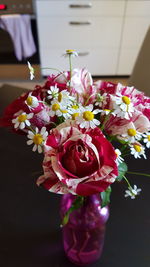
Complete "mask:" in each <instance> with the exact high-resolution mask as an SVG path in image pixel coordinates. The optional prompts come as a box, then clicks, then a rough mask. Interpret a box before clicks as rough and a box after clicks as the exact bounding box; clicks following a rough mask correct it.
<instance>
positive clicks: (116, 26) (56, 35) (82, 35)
mask: <svg viewBox="0 0 150 267" xmlns="http://www.w3.org/2000/svg"><path fill="white" fill-rule="evenodd" d="M121 25H122V19H121V18H117V17H110V18H109V17H108V18H107V17H103V18H99V17H84V18H83V17H78V18H76V17H70V18H68V17H63V18H47V17H45V18H44V17H41V18H39V20H38V30H39V39H40V42H39V44H40V46H41V47H43V48H48V47H61V46H66V49H68V48H76V47H77V46H81V47H85V46H86V45H88V46H91V47H99V49H101V48H106V47H119V45H120V36H121Z"/></svg>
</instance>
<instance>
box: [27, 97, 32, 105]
mask: <svg viewBox="0 0 150 267" xmlns="http://www.w3.org/2000/svg"><path fill="white" fill-rule="evenodd" d="M26 101H27V104H28V106H32V102H33V100H32V97H31V96H28V98H27V100H26Z"/></svg>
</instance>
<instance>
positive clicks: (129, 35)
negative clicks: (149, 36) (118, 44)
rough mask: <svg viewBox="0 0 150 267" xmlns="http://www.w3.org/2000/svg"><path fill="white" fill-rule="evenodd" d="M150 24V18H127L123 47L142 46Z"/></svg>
mask: <svg viewBox="0 0 150 267" xmlns="http://www.w3.org/2000/svg"><path fill="white" fill-rule="evenodd" d="M149 26H150V18H142V17H141V18H135V17H134V18H129V17H128V18H126V20H125V25H124V31H123V40H122V47H123V48H134V47H140V46H141V45H142V42H143V40H144V37H145V35H146V32H147V30H148V28H149Z"/></svg>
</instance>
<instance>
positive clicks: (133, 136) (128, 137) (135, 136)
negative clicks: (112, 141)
mask: <svg viewBox="0 0 150 267" xmlns="http://www.w3.org/2000/svg"><path fill="white" fill-rule="evenodd" d="M121 136H122V137H123V138H124V140H125V141H127V142H131V143H134V142H136V141H137V140H140V139H141V138H142V133H140V132H138V131H137V130H136V129H135V128H128V129H127V131H126V133H125V134H122V135H121Z"/></svg>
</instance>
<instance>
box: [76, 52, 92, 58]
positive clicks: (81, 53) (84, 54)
mask: <svg viewBox="0 0 150 267" xmlns="http://www.w3.org/2000/svg"><path fill="white" fill-rule="evenodd" d="M89 54H90V52H78V56H79V57H84V56H88V55H89Z"/></svg>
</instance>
